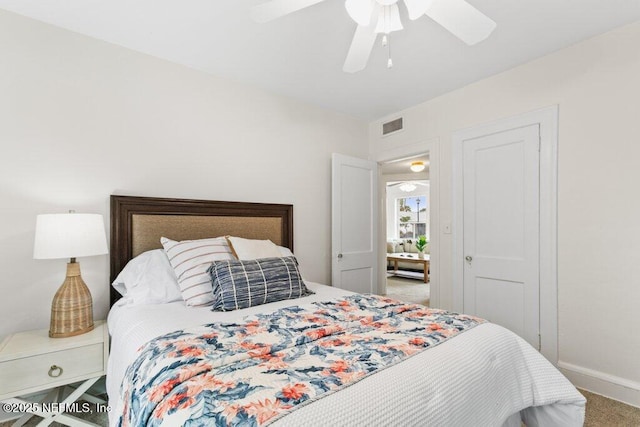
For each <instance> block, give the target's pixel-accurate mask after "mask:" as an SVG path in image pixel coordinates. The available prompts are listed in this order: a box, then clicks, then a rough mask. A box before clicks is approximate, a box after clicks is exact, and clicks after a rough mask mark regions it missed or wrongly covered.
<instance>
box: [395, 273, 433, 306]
mask: <svg viewBox="0 0 640 427" xmlns="http://www.w3.org/2000/svg"><path fill="white" fill-rule="evenodd" d="M387 296H388V297H389V298H393V299H397V300H400V301H404V302H410V303H414V304H422V305H426V306H428V305H429V284H428V283H424V282H423V281H422V279H420V280H414V279H405V278H402V277H397V276H389V277H387Z"/></svg>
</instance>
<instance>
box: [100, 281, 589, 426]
mask: <svg viewBox="0 0 640 427" xmlns="http://www.w3.org/2000/svg"><path fill="white" fill-rule="evenodd" d="M307 285H308V287H309V289H311V290H313V291H314V292H315V294H314V295H310V296H307V297H304V298H300V299H298V300H294V301H291V300H287V301H280V302H277V303H271V304H267V305H263V306H257V307H251V308H248V309H243V310H237V311H233V312H212V311H211V310H210V309H208V308H193V307H186V306H185V305H184V303H182V302H175V303H171V304H162V305H146V306H127V305H123V304H121V303H120V304H116V305H114V307H113V308H112V310H111V312H110V313H109V319H108V325H109V332H110V334H111V337H112V338H111V354H110V357H109V366H108V373H107V392H108V394H109V405H110V407H111V408H113V411H112V412H111V414H110V416H111V418H110V423H111V424H112V425H115V422H116V420H117V415H116V414H118V410H119V409H118V408H120V407H121V403H122V402H120V401H119V395H120V385H121V383H122V380H123V378H124V375H125V371H126V369H127V367H128V366H129V365H130V364H131V363H132V362H133V361H134V360H135V358H136V356H137V350H138V349H139V348H140V347H141V346H142V345H143V344H145V343H146V342H148V341H150V340H151V339H153V338H155V337H157V336H159V335H162V334H165V333H169V332H172V331H175V330H177V329H183V328H187V327H191V326H196V325H201V324H205V323H213V322H230V321H236V320H240V319H241V318H243V317H244V316H247V315H251V314H257V313H267V312H272V311H275V310H277V309H279V308H283V307H287V306H291V305H297V304H305V303H310V302H314V301H323V300H328V299H332V298H338V297H341V296H345V295H349V294H351V292H348V291H345V290H341V289H337V288H332V287H328V286H323V285H319V284H314V283H308V284H307ZM584 404H585V399H584V398H583V397H582V395H580V394H579V393H578V392H577V390H576V389H575V388H574V387H573V386H572V385H571V383H569V381H568V380H567V379H566V378H564V377H563V376H562V375H561V374H560V373H559V372H558V370H557V369H555V368H554V367H553V366H552V365H551V364H550V363H549V362H548V361H547V360H546V359H544V358H543V357H542V356H541V355H540V354H539V353H538V352H537V351H535V350H534V349H533V348H532V347H531V346H530V345H529V344H527V343H526V342H524V341H523V340H522V339H520V338H519V337H518V336H516V335H514V334H513V333H511V332H509V331H508V330H506V329H504V328H502V327H500V326H498V325H494V324H490V323H487V324H482V325H479V326H477V327H475V328H473V329H471V330H469V331H467V332H465V333H464V334H461V335H460V336H457V337H454V338H452V339H451V340H449V341H446V342H444V343H443V344H441V345H439V346H437V347H434V348H432V349H429V350H426V351H423V352H421V353H419V354H417V355H415V356H413V357H410V358H409V359H407V360H405V361H403V362H402V363H400V364H398V365H395V366H392V367H390V368H388V369H384V370H382V371H380V372H377V373H375V374H374V375H370V376H368V377H366V378H364V379H363V380H361V381H359V382H357V383H355V384H353V385H351V386H350V387H347V388H345V389H343V390H341V391H340V392H338V393H334V394H330V395H327V396H326V397H323V398H321V399H319V400H317V401H315V402H313V403H312V404H309V405H305V406H302V407H300V408H299V409H297V410H295V411H293V412H291V413H290V414H288V415H287V416H285V417H284V418H281V419H279V420H277V421H276V422H275V423H273V425H274V426H300V425H305V426H315V425H317V426H326V425H344V426H359V425H363V426H365V425H366V426H372V425H373V426H377V425H380V426H382V425H385V426H388V425H406V426H411V425H416V426H417V425H419V426H431V425H432V426H449V425H450V426H501V425H505V426H512V425H513V426H520V425H521V424H520V422H521V420H523V421H524V422H525V423H526V424H527V425H528V426H537V425H539V426H581V425H582V424H583V420H584Z"/></svg>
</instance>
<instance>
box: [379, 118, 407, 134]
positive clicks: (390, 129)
mask: <svg viewBox="0 0 640 427" xmlns="http://www.w3.org/2000/svg"><path fill="white" fill-rule="evenodd" d="M401 130H402V117H399V118H397V119H395V120H391V121H390V122H387V123H383V124H382V136H387V135H389V134H392V133H394V132H399V131H401Z"/></svg>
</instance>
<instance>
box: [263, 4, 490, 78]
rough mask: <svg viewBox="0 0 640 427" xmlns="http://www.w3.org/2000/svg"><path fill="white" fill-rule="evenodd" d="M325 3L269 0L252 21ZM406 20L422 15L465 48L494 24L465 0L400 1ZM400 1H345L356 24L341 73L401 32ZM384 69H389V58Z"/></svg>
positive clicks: (355, 66)
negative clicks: (389, 37)
mask: <svg viewBox="0 0 640 427" xmlns="http://www.w3.org/2000/svg"><path fill="white" fill-rule="evenodd" d="M323 1H325V0H270V1H268V2H266V3H262V4H259V5H257V6H254V7H253V9H252V11H251V12H252V16H253V19H254V20H255V21H256V22H268V21H272V20H274V19H276V18H280V17H282V16H285V15H288V14H290V13H293V12H296V11H298V10H301V9H304V8H306V7H309V6H313V5H314V4H317V3H321V2H323ZM402 2H403V3H404V6H405V7H406V9H407V13H408V15H409V19H411V20H416V19H418V18H419V17H421V16H422V15H427V16H428V17H429V18H431V19H433V20H434V21H436V22H437V23H438V24H440V25H442V26H443V27H444V28H445V29H447V30H448V31H450V32H451V33H452V34H453V35H455V36H456V37H458V38H459V39H461V40H462V41H463V42H465V43H466V44H468V45H470V46H471V45H474V44H476V43H479V42H481V41H482V40H484V39H486V38H487V37H489V35H490V34H491V32H493V30H494V29H495V28H496V23H495V22H494V21H493V20H492V19H491V18H489V17H487V16H486V15H484V14H483V13H482V12H480V11H479V10H478V9H476V8H475V7H473V6H471V5H470V4H469V3H467V2H466V1H465V0H402ZM399 3H401V0H346V1H345V7H346V9H347V13H348V14H349V16H350V17H351V18H352V19H353V20H354V21H355V22H356V23H357V24H358V27H357V28H356V32H355V35H354V36H353V41H352V42H351V47H350V48H349V53H348V54H347V59H346V61H345V63H344V67H343V70H344V71H346V72H348V73H356V72H358V71H361V70H363V69H364V68H365V67H366V66H367V62H368V60H369V55H370V54H371V50H372V49H373V45H374V43H375V41H376V39H377V37H378V34H383V39H382V44H383V46H387V43H388V39H387V36H388V35H389V34H390V33H391V32H393V31H399V30H402V29H403V28H404V27H403V26H402V21H401V20H400V9H399V6H398V4H399ZM388 66H389V67H391V66H392V62H391V56H390V55H389V60H388Z"/></svg>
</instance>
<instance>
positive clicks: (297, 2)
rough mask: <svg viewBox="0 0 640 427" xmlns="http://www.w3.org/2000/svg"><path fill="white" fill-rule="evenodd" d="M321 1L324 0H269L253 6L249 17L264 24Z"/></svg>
mask: <svg viewBox="0 0 640 427" xmlns="http://www.w3.org/2000/svg"><path fill="white" fill-rule="evenodd" d="M323 1H324V0H271V1H268V2H266V3H262V4H259V5H257V6H254V7H253V8H252V9H251V17H252V18H253V20H254V21H256V22H259V23H265V22H269V21H273V20H274V19H276V18H280V17H282V16H285V15H288V14H290V13H293V12H297V11H298V10H301V9H304V8H305V7H309V6H313V5H314V4H316V3H321V2H323Z"/></svg>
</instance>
